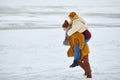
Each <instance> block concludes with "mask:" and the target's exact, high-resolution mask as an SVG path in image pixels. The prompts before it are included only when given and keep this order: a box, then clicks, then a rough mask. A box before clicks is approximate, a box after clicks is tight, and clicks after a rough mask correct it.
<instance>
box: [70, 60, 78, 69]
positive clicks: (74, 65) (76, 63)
mask: <svg viewBox="0 0 120 80" xmlns="http://www.w3.org/2000/svg"><path fill="white" fill-rule="evenodd" d="M78 64H79V61H78V60H74V61H73V63H72V65H70V68H73V67H76V66H78Z"/></svg>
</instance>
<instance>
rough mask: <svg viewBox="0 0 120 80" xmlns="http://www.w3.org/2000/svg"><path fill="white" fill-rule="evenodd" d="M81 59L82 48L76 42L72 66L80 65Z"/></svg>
mask: <svg viewBox="0 0 120 80" xmlns="http://www.w3.org/2000/svg"><path fill="white" fill-rule="evenodd" d="M79 60H80V48H79V44H76V45H75V47H74V61H73V63H72V65H70V67H71V68H73V67H76V66H78V64H79Z"/></svg>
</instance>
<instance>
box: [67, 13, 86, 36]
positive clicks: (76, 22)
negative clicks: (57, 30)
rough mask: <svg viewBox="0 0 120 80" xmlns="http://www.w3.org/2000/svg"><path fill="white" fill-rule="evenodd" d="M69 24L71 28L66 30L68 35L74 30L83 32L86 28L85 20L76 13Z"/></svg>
mask: <svg viewBox="0 0 120 80" xmlns="http://www.w3.org/2000/svg"><path fill="white" fill-rule="evenodd" d="M70 24H71V25H72V26H71V29H70V30H68V36H71V35H72V34H73V33H75V32H80V33H83V32H84V31H85V30H87V29H88V28H87V25H86V23H85V21H84V20H83V19H82V18H80V17H78V15H76V16H75V17H74V18H73V20H72V21H71V22H70Z"/></svg>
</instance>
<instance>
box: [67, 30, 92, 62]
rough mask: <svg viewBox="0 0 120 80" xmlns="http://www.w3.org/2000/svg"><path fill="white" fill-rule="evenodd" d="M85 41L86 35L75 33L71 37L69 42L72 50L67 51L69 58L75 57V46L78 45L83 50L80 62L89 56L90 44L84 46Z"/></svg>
mask: <svg viewBox="0 0 120 80" xmlns="http://www.w3.org/2000/svg"><path fill="white" fill-rule="evenodd" d="M84 39H85V38H84V35H83V34H81V33H79V32H75V33H74V34H72V35H71V36H69V38H68V40H69V44H70V48H69V49H68V51H67V55H68V57H73V56H74V46H75V45H76V44H79V47H80V48H81V49H82V50H81V58H80V60H81V59H83V57H84V56H86V55H88V54H89V52H90V51H89V46H88V44H86V45H84Z"/></svg>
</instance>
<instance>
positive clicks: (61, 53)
mask: <svg viewBox="0 0 120 80" xmlns="http://www.w3.org/2000/svg"><path fill="white" fill-rule="evenodd" d="M71 11H76V12H77V13H78V14H79V15H80V16H81V17H83V18H84V19H85V20H86V22H87V24H88V27H89V29H90V31H91V33H92V39H91V40H90V41H89V43H88V44H89V46H90V51H91V52H90V64H91V68H92V73H93V78H92V79H90V80H120V0H0V80H89V79H86V77H85V76H83V74H84V72H83V70H82V69H81V68H80V67H79V66H78V67H76V68H73V69H71V68H69V65H71V64H72V61H73V58H68V57H67V54H66V52H67V49H68V46H63V44H62V41H63V40H64V31H63V30H62V29H61V24H62V23H63V21H64V20H65V19H68V17H67V15H68V13H69V12H71Z"/></svg>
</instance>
